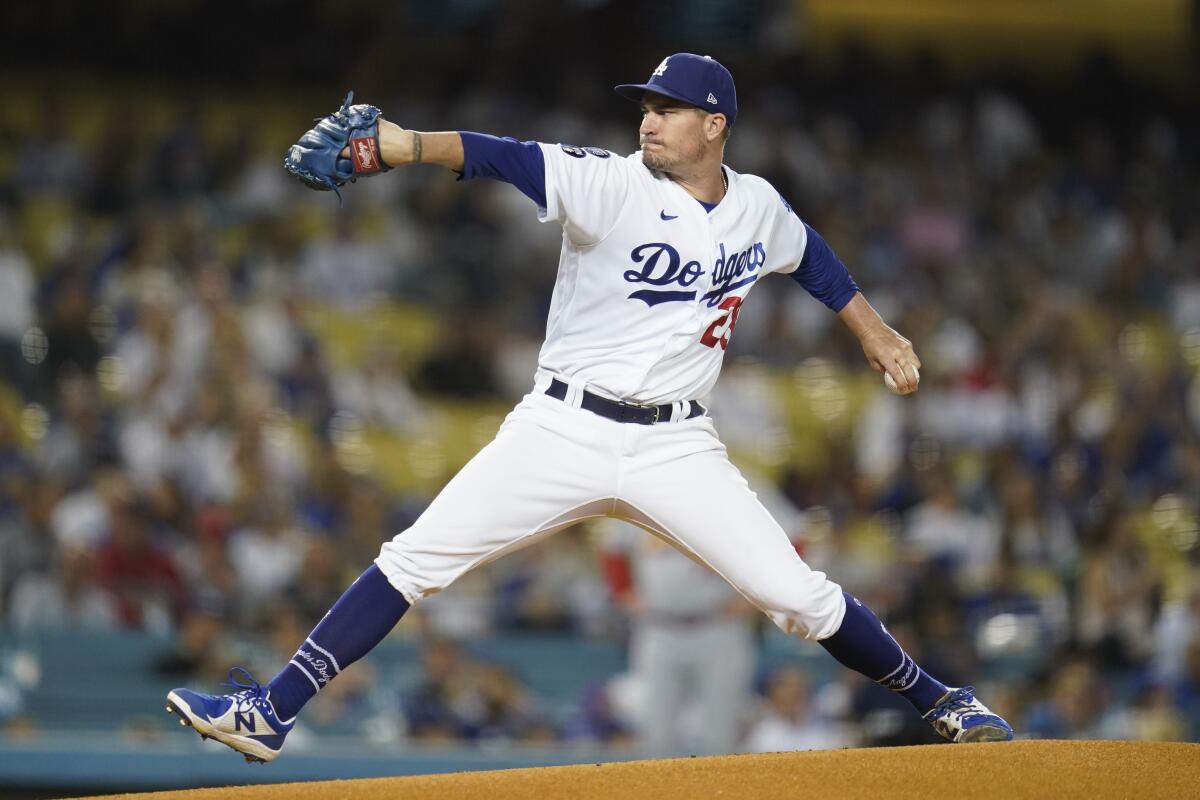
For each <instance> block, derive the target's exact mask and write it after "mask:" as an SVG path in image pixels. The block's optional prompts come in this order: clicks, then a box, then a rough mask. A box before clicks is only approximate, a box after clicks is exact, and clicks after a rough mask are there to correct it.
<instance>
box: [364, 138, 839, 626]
mask: <svg viewBox="0 0 1200 800" xmlns="http://www.w3.org/2000/svg"><path fill="white" fill-rule="evenodd" d="M508 146H510V147H520V146H522V145H519V144H517V143H516V142H515V141H511V143H510V145H508ZM536 146H537V147H538V148H540V150H541V153H542V155H543V160H544V162H545V206H546V207H545V208H543V209H541V210H540V212H539V213H540V216H541V218H542V219H543V220H545V221H547V222H549V221H551V220H553V221H555V222H558V223H560V224H561V225H562V226H563V245H562V256H561V258H560V261H559V271H558V281H557V283H556V284H555V287H554V297H553V300H552V303H551V308H550V314H549V320H548V323H547V331H546V343H545V345H544V346H543V348H542V352H541V356H540V359H539V363H540V369H539V370H538V374H537V376H536V377H535V380H534V386H533V390H532V391H531V392H530V393H529V394H528V395H526V396H525V398H524V399H523V400H522V401H521V403H520V404H519V405H518V406H517V407H516V408H515V409H514V410H513V411H512V413H510V414H509V415H508V417H507V418H506V419H505V421H504V424H503V425H501V426H500V431H499V433H497V434H496V438H495V439H494V440H493V441H492V442H491V443H489V444H488V445H487V446H486V447H484V448H483V450H481V451H480V452H479V453H478V454H477V455H476V456H475V457H474V458H473V459H471V461H470V462H469V463H468V464H467V465H466V466H464V467H463V468H462V470H461V471H460V472H459V473H458V474H457V475H455V476H454V478H453V479H452V480H451V481H450V482H449V483H448V484H447V485H446V487H445V488H444V489H442V491H441V492H440V493H439V494H438V496H437V497H436V498H435V499H434V501H433V502H432V503H431V504H430V506H429V508H428V509H426V511H425V513H423V514H422V515H421V517H420V518H419V519H418V520H417V521H416V522H415V523H414V524H413V526H412V527H411V528H409V529H408V530H407V531H404V532H403V533H401V534H399V535H397V536H396V537H395V538H394V539H392V541H390V542H387V543H386V544H384V545H383V548H382V550H381V552H380V554H379V557H378V558H377V559H376V561H375V563H376V564H377V565H378V566H379V568H380V569H381V570H382V571H383V573H384V574H385V575H386V576H387V577H388V580H389V581H390V582H391V584H392V585H393V586H394V587H395V588H396V589H398V590H399V591H400V592H401V593H403V594H404V596H405V598H407V599H408V601H409V602H411V603H416V602H418V601H419V600H421V599H422V598H424V597H428V596H429V595H431V594H434V593H436V592H439V591H441V590H442V589H444V588H446V587H447V586H449V585H450V584H451V583H453V582H454V581H455V580H456V579H457V578H458V577H459V576H461V575H462V574H464V573H465V572H467V571H468V570H470V569H473V568H475V567H477V566H480V565H482V564H486V563H488V562H489V561H492V560H494V559H496V558H499V557H501V556H503V555H504V554H505V553H509V552H512V551H514V550H517V549H519V548H522V547H526V546H528V545H530V544H532V543H534V542H536V541H537V540H538V539H540V538H541V537H543V536H548V535H550V534H553V533H554V532H556V531H559V530H562V529H563V528H566V527H568V526H570V525H574V524H575V523H577V522H579V521H580V520H584V519H589V518H592V517H617V518H621V519H625V520H628V521H630V522H633V523H635V524H637V525H638V526H640V527H642V528H643V529H645V530H648V531H650V532H652V533H654V534H655V535H657V536H659V537H660V538H661V539H663V540H664V541H666V542H668V543H670V544H672V545H673V546H675V547H676V548H677V549H679V550H680V551H682V552H683V553H685V554H686V555H688V556H690V557H691V558H693V559H694V560H695V561H697V562H699V563H702V564H704V565H706V566H708V567H710V568H711V569H712V570H713V571H714V572H716V573H717V574H718V575H720V576H721V577H722V578H724V579H725V580H726V581H728V582H729V583H730V584H731V585H733V587H734V588H735V589H737V590H738V591H739V592H740V593H741V594H742V595H743V596H745V597H746V598H747V599H748V600H749V601H750V602H752V603H753V604H755V605H756V606H758V607H759V608H761V609H762V610H763V611H764V612H765V613H766V614H767V615H768V616H769V617H770V618H771V619H772V621H774V622H775V624H776V625H778V626H779V627H780V628H781V629H782V630H784V631H787V632H789V633H795V634H798V635H801V636H805V637H808V638H811V639H822V638H825V637H827V636H830V635H832V634H833V633H834V632H835V631H836V630H837V629H838V626H839V625H840V624H841V621H842V617H843V615H844V614H845V609H846V605H845V600H844V598H843V596H842V592H841V587H839V586H838V585H837V584H836V583H834V582H833V581H830V580H829V579H828V578H827V577H826V576H825V575H824V574H823V573H821V572H816V571H814V570H812V569H811V568H810V567H809V566H808V565H807V564H805V563H804V561H803V560H801V558H800V557H799V555H797V553H796V550H795V548H793V547H792V544H791V542H790V540H789V539H788V537H787V535H786V534H785V533H784V532H783V530H782V529H781V528H780V526H779V523H778V522H776V521H775V520H774V519H773V518H772V517H771V515H770V514H769V513H768V512H767V510H766V509H765V508H764V507H763V505H762V503H760V502H759V500H758V498H757V497H756V496H755V494H754V492H753V491H751V490H750V488H749V486H748V485H747V483H746V480H745V478H743V477H742V475H741V474H740V473H739V472H738V471H737V468H736V467H734V466H733V464H732V463H730V461H729V458H728V457H727V455H726V452H725V446H724V445H723V444H722V443H721V441H720V439H719V438H718V437H717V432H716V430H715V428H714V427H713V424H712V421H711V420H710V419H709V418H708V416H707V414H692V413H682V409H683V407H684V406H685V404H684V403H683V402H682V401H687V400H694V399H696V398H699V397H703V396H704V395H705V394H706V393H707V392H708V390H709V389H710V388H711V387H712V385H713V383H714V382H715V381H716V379H717V374H718V372H719V371H720V368H721V359H722V357H723V356H724V353H725V348H726V347H727V346H728V343H729V336H730V333H731V332H732V330H733V327H734V325H735V323H736V322H737V314H738V309H739V306H740V304H741V302H742V300H743V299H744V298H745V297H746V295H747V294H748V293H749V291H750V289H751V288H752V287H753V286H754V284H755V283H757V282H758V281H759V280H760V279H761V278H762V277H763V276H764V275H767V274H769V273H771V272H791V271H793V270H795V269H796V268H797V267H798V266H799V264H800V261H801V259H802V258H803V256H804V250H805V247H806V245H807V236H806V233H807V231H806V229H805V227H804V225H803V223H802V222H801V221H800V220H799V219H798V218H797V217H796V216H795V215H794V214H793V213H792V212H791V209H790V208H789V207H788V206H787V204H786V203H785V202H784V201H783V199H782V198H781V197H780V196H779V195H778V194H777V193H776V192H775V190H774V189H772V188H771V186H770V184H768V183H767V182H766V181H764V180H762V179H760V178H756V177H753V176H749V175H738V174H737V173H736V172H733V171H732V170H729V169H726V170H725V174H726V175H727V176H728V180H729V190H728V192H727V193H726V195H725V197H724V199H722V201H721V202H720V204H718V205H717V206H716V208H715V209H714V210H713V211H712V212H711V213H708V212H707V211H706V209H705V208H704V207H703V206H701V205H700V203H698V202H697V201H696V200H695V198H693V197H692V196H691V195H689V194H688V193H687V192H686V191H684V190H683V189H682V188H680V187H679V186H678V185H676V184H675V183H674V182H673V181H671V180H670V179H669V178H667V177H665V176H663V175H659V174H656V173H652V172H651V171H650V170H648V169H646V168H645V166H643V164H642V162H641V155H640V153H639V154H634V155H632V156H629V157H628V158H619V157H617V156H614V155H613V154H611V153H609V152H607V151H604V150H599V149H597V148H579V147H571V146H566V145H562V146H560V145H546V144H541V145H536ZM529 188H530V187H526V188H525V189H523V191H526V190H528V189H529ZM539 188H541V187H538V186H534V187H532V190H530V191H527V193H529V194H531V196H536V195H537V194H538V193H537V192H536V189H539ZM556 378H557V379H560V384H559V385H560V388H561V384H562V383H565V384H566V385H567V390H566V391H565V392H563V393H560V394H556V393H554V392H553V386H554V379H556ZM588 393H593V394H601V395H607V396H608V397H609V398H610V399H617V400H623V401H627V402H634V403H638V404H642V405H649V404H654V405H666V404H668V403H670V404H672V405H673V406H674V408H675V411H673V412H672V413H671V414H670V415H667V416H665V417H663V418H662V419H661V421H658V422H654V423H653V424H635V423H632V422H621V421H617V420H616V419H613V418H610V417H608V416H605V415H602V414H600V413H593V411H591V410H589V409H588V407H587V405H585V402H584V401H585V400H586V399H587V394H588ZM688 408H691V406H690V405H688Z"/></svg>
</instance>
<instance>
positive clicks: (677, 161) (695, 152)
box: [641, 137, 704, 175]
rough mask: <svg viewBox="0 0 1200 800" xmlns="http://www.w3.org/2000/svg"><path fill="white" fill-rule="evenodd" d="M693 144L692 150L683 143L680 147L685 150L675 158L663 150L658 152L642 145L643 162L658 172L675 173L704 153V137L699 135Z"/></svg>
mask: <svg viewBox="0 0 1200 800" xmlns="http://www.w3.org/2000/svg"><path fill="white" fill-rule="evenodd" d="M691 144H692V147H691V148H690V151H689V150H688V149H687V146H686V143H684V144H683V145H681V146H680V149H682V150H685V152H681V153H680V154H679V155H678V156H676V157H674V158H672V157H671V156H669V155H667V154H666V153H663V152H661V151H660V152H656V153H651V152H648V151H647V150H646V148H645V146H642V148H641V150H642V163H643V164H645V165H646V166H647V167H649V168H650V169H652V170H654V171H656V172H665V173H667V174H668V175H673V174H675V172H676V170H677V169H678V168H679V166H680V165H682V164H688V163H692V162H695V161H698V160H699V159H700V156H701V154H703V153H704V140H703V139H702V138H700V137H697V138H696V140H695V141H694V142H692V143H691Z"/></svg>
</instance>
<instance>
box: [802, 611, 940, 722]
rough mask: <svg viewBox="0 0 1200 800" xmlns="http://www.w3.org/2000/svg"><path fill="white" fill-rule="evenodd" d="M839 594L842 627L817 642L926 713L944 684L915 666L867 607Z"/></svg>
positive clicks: (832, 654)
mask: <svg viewBox="0 0 1200 800" xmlns="http://www.w3.org/2000/svg"><path fill="white" fill-rule="evenodd" d="M842 594H844V595H845V597H846V617H845V619H843V620H842V627H840V628H838V631H837V633H835V634H834V635H833V636H830V637H829V638H827V639H822V640H821V641H820V645H821V646H822V647H824V648H825V649H826V650H827V651H828V652H829V654H830V655H831V656H833V657H834V658H836V659H837V660H838V661H839V662H840V663H841V664H842V665H843V666H846V667H849V668H850V669H852V670H854V671H855V672H860V673H862V674H863V675H866V676H867V677H868V678H870V679H871V680H873V681H875V682H876V683H878V684H879V685H880V686H885V687H887V688H888V689H891V690H892V691H893V692H896V693H897V694H899V695H901V696H903V697H904V699H906V700H908V702H910V703H912V704H913V706H914V707H915V708H916V709H917V711H919V712H921V714H922V715H925V714H927V713H928V712H929V711H930V710H932V709H933V707H934V706H935V705H937V702H938V700H940V699H941V698H942V695H944V694H945V693H946V692H947V691H948V690H947V689H946V687H945V686H944V685H943V684H942V683H941V682H940V681H937V680H934V679H933V678H931V677H929V675H928V674H926V672H925V671H924V670H923V669H921V668H920V667H918V666H917V664H916V662H914V661H913V660H912V657H911V656H910V655H909V654H908V653H906V652H904V648H902V647H901V646H900V643H899V642H897V641H896V640H895V639H894V638H893V637H892V635H891V634H890V633H888V631H887V628H885V627H884V626H883V623H882V622H880V621H879V617H877V616H875V614H874V612H872V611H871V609H869V608H867V607H866V606H865V605H863V604H862V603H861V602H860V601H859V600H858V598H856V597H854V596H853V595H852V594H850V593H849V592H843V593H842Z"/></svg>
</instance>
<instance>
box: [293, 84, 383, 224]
mask: <svg viewBox="0 0 1200 800" xmlns="http://www.w3.org/2000/svg"><path fill="white" fill-rule="evenodd" d="M353 100H354V92H353V91H351V92H350V93H349V94H347V95H346V100H345V102H343V103H342V107H341V108H339V109H338V110H337V111H335V112H334V113H332V114H330V115H329V116H327V117H325V118H324V119H320V118H318V119H317V120H316V122H317V124H316V125H315V126H314V127H313V129H312V130H310V131H309V132H308V133H306V134H304V135H303V136H301V137H300V141H298V142H296V143H295V144H294V145H292V146H291V147H290V148H288V153H287V158H285V159H284V160H283V166H284V168H285V169H287V171H288V172H290V173H292V174H293V175H295V176H296V177H297V178H299V179H300V180H301V181H303V182H304V184H305V185H306V186H308V187H309V188H311V189H317V190H319V191H323V192H328V191H333V192H334V193H335V194H337V196H338V204H339V205H340V204H341V202H342V193H341V191H340V190H339V188H338V187H340V186H342V185H344V184H345V183H346V181H350V182H351V183H353V182H354V180H355V179H356V178H358V177H359V176H367V175H376V174H378V173H380V172H387V171H388V170H389V169H390V167H388V166H387V165H385V164H384V163H383V159H382V158H381V157H380V153H379V120H380V119H382V118H383V113H382V112H381V111H380V110H379V109H378V108H376V107H375V106H372V105H367V104H365V103H360V104H359V105H356V106H353V105H350V103H351V102H352V101H353ZM347 147H349V150H350V157H349V158H347V157H345V156H344V155H342V151H343V150H345V149H346V148H347Z"/></svg>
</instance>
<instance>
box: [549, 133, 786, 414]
mask: <svg viewBox="0 0 1200 800" xmlns="http://www.w3.org/2000/svg"><path fill="white" fill-rule="evenodd" d="M540 146H541V148H542V153H543V156H544V157H545V162H546V208H544V209H540V210H539V213H538V216H539V218H540V219H541V220H542V221H545V222H550V221H553V222H557V223H559V224H561V225H562V226H563V245H562V255H561V256H560V258H559V264H558V282H557V283H556V285H555V287H554V296H553V299H552V301H551V304H550V315H549V319H548V321H547V325H546V342H545V344H544V345H543V346H542V351H541V355H540V357H539V363H540V365H541V366H542V367H543V368H544V369H547V370H550V371H551V372H553V373H556V374H558V375H562V376H564V377H567V378H571V379H575V380H577V381H580V382H582V383H586V384H587V386H588V388H589V389H590V390H591V391H595V392H597V393H600V394H605V395H608V396H609V397H613V398H616V399H619V400H626V401H629V402H635V403H640V404H659V403H669V402H674V401H679V400H692V399H696V398H700V397H703V396H705V395H707V394H708V392H709V390H710V389H711V388H712V386H713V384H714V383H715V382H716V380H717V375H718V374H719V373H720V370H721V360H722V357H723V356H724V354H725V348H726V347H727V346H728V344H729V337H730V334H731V333H732V330H733V326H734V323H735V322H736V321H737V314H738V311H739V306H740V305H741V302H742V301H743V300H744V299H745V297H746V295H747V294H749V293H750V290H751V289H752V288H754V284H755V283H757V282H758V281H759V280H761V279H762V278H763V277H764V276H765V275H767V274H769V273H771V272H784V273H786V272H792V271H794V270H795V269H796V267H797V266H798V265H799V263H800V260H801V258H803V256H804V247H805V244H806V242H807V234H806V231H805V228H804V224H803V223H802V222H801V221H800V219H799V218H798V217H797V216H796V215H795V214H794V213H792V211H791V209H790V208H789V207H788V206H787V204H785V203H784V201H783V199H782V198H781V197H780V196H779V193H778V192H776V191H775V189H774V188H773V187H772V186H771V185H770V184H769V183H767V182H766V181H764V180H763V179H761V178H759V177H756V176H753V175H739V174H737V173H736V172H734V171H732V170H730V169H728V168H725V174H726V176H727V178H728V180H729V190H728V192H727V194H726V195H725V198H724V199H723V200H721V202H720V204H719V205H718V206H717V207H716V208H715V209H714V210H713V211H712V212H711V213H710V212H707V211H706V210H705V209H704V208H703V207H702V206H701V205H700V204H699V203H698V202H696V200H695V198H693V197H692V196H691V195H690V194H688V193H687V192H686V191H685V190H684V189H683V188H681V187H680V186H679V185H678V184H677V183H675V182H674V181H672V180H671V179H670V178H668V177H667V176H665V175H663V174H661V173H657V172H651V171H650V170H648V169H646V167H645V166H643V165H642V156H641V152H640V151H639V152H637V153H634V154H633V155H630V156H628V157H626V158H620V157H617V156H615V155H613V154H611V153H609V152H608V151H606V150H600V149H598V148H594V147H586V148H581V147H573V146H570V145H553V144H542V145H540Z"/></svg>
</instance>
